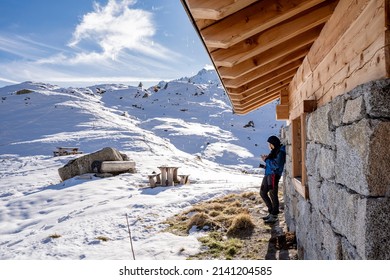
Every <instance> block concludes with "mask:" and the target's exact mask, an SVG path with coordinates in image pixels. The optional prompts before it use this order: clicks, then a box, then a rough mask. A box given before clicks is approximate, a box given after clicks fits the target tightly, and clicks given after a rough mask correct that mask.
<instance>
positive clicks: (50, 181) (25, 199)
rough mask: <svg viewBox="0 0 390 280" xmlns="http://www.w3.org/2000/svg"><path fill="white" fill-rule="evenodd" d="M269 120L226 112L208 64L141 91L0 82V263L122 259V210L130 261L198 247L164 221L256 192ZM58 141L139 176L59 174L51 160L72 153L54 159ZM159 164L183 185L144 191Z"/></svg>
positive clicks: (274, 126)
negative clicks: (122, 158)
mask: <svg viewBox="0 0 390 280" xmlns="http://www.w3.org/2000/svg"><path fill="white" fill-rule="evenodd" d="M274 119H275V118H274V105H273V104H270V105H269V106H266V107H264V108H262V109H259V110H257V111H255V112H253V113H251V114H248V115H246V116H238V115H234V114H232V110H231V107H230V104H229V102H228V98H227V96H226V95H225V93H224V91H223V89H222V87H221V86H220V84H219V81H218V78H217V76H216V73H215V72H214V71H210V70H202V71H200V72H199V73H198V75H196V76H194V77H190V78H181V79H178V80H175V81H169V82H160V83H159V84H158V85H156V86H155V87H151V88H148V89H144V88H139V87H131V86H126V85H117V84H116V85H95V86H91V87H88V88H61V87H58V86H53V85H48V84H43V83H35V82H25V83H22V84H18V85H13V86H7V87H4V88H0V246H1V248H2V249H1V250H0V259H130V258H131V252H130V250H129V247H128V232H127V226H126V220H125V216H124V214H125V213H126V214H128V217H129V222H130V227H131V228H132V237H133V242H134V247H135V253H136V257H137V259H185V258H186V257H187V256H189V255H191V254H195V253H197V252H199V251H200V250H201V249H202V248H201V246H200V243H199V241H198V240H197V238H196V237H197V236H198V235H199V234H201V233H199V232H196V231H194V232H191V233H190V235H189V236H188V237H183V236H174V235H173V234H170V233H166V232H162V229H164V228H165V225H164V224H163V221H164V220H165V219H166V218H168V217H170V216H171V215H174V214H175V213H178V212H179V211H181V210H183V209H184V208H186V207H190V206H191V205H193V204H194V203H196V202H199V201H202V200H207V199H210V198H213V197H216V196H220V195H223V194H227V193H230V192H237V191H246V190H252V191H256V189H257V188H258V187H259V185H260V181H261V175H260V174H259V170H258V169H253V168H252V167H254V166H257V164H258V162H259V159H258V155H259V154H261V153H265V152H267V150H266V149H267V145H266V139H267V137H268V136H269V135H270V134H278V133H279V128H280V126H281V125H282V123H281V122H276V121H275V120H274ZM57 146H72V147H73V146H76V147H79V148H80V150H82V151H83V152H84V153H90V152H94V151H97V150H100V149H102V148H104V147H108V146H109V147H114V148H117V149H118V150H120V151H121V152H122V153H125V154H127V155H128V156H129V158H130V159H131V160H133V161H135V162H136V169H137V172H136V173H135V174H121V175H119V176H114V177H110V178H96V177H94V176H92V175H91V176H89V177H88V176H87V177H75V178H72V179H69V180H66V181H64V182H62V181H61V180H60V178H59V175H58V168H59V167H61V166H63V165H64V164H66V163H67V162H68V161H70V160H71V159H73V158H75V157H77V156H78V155H73V156H63V157H53V150H54V149H55V148H56V147H57ZM164 164H169V165H171V166H178V167H179V172H183V174H190V181H191V184H190V185H183V186H181V185H179V186H175V187H157V188H154V189H150V188H147V187H148V178H147V174H150V173H151V172H152V171H158V169H157V167H158V166H160V165H164ZM243 169H245V170H247V171H252V172H249V173H251V174H244V173H243V172H242V170H243ZM53 236H56V237H57V238H55V237H53ZM99 236H100V237H101V236H103V237H107V238H108V240H109V241H107V242H104V241H102V240H101V238H100V239H99V238H98V237H99Z"/></svg>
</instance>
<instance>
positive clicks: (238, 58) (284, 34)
mask: <svg viewBox="0 0 390 280" xmlns="http://www.w3.org/2000/svg"><path fill="white" fill-rule="evenodd" d="M326 3H327V5H319V8H316V9H314V10H311V11H310V12H309V13H307V14H304V15H302V16H300V17H295V18H292V19H290V20H287V21H285V22H283V23H281V24H279V25H277V26H275V27H273V28H270V29H267V30H266V31H264V32H261V33H259V34H256V35H254V36H252V37H250V38H248V39H246V40H245V41H242V42H240V43H238V44H235V45H233V46H232V47H230V48H228V49H218V50H216V51H214V52H212V53H211V56H212V58H213V60H214V62H215V64H216V65H217V66H226V67H232V66H233V65H235V64H238V63H240V62H243V61H245V60H247V59H249V58H251V57H253V56H255V55H258V54H260V53H262V52H264V51H266V50H269V49H270V48H272V47H275V46H277V45H278V44H281V43H283V42H286V41H287V40H289V39H291V38H294V37H296V36H298V35H299V34H302V33H304V32H306V31H308V30H310V29H312V28H314V27H316V26H319V25H321V24H323V23H325V22H326V21H327V20H328V19H329V17H330V16H331V14H332V12H333V9H334V6H335V3H336V2H335V1H332V2H331V3H328V1H327V2H326Z"/></svg>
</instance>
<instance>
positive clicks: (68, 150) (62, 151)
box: [53, 147, 83, 157]
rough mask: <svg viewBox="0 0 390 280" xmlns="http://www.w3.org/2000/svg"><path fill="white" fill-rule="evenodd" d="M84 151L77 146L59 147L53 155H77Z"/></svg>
mask: <svg viewBox="0 0 390 280" xmlns="http://www.w3.org/2000/svg"><path fill="white" fill-rule="evenodd" d="M82 153H83V152H81V151H79V148H77V147H57V150H56V151H53V155H54V156H55V157H57V156H68V155H76V154H82Z"/></svg>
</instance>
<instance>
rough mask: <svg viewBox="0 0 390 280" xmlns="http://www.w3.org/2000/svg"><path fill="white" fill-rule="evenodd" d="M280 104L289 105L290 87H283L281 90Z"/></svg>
mask: <svg viewBox="0 0 390 280" xmlns="http://www.w3.org/2000/svg"><path fill="white" fill-rule="evenodd" d="M280 105H288V89H287V88H285V89H282V90H281V91H280Z"/></svg>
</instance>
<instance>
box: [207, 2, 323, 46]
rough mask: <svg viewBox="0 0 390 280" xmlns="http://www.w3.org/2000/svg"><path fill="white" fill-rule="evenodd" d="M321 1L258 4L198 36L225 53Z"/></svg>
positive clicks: (227, 18) (221, 21)
mask: <svg viewBox="0 0 390 280" xmlns="http://www.w3.org/2000/svg"><path fill="white" fill-rule="evenodd" d="M324 1H325V0H277V1H275V0H263V1H259V2H257V3H255V4H253V5H251V6H249V7H247V8H245V9H242V10H240V11H238V12H236V13H235V14H233V15H231V16H229V17H226V18H224V19H222V20H220V21H218V22H216V23H215V24H213V25H210V26H209V27H207V28H205V29H204V30H203V31H202V36H203V38H204V41H205V43H206V45H208V46H211V47H216V48H223V49H227V48H229V47H231V46H232V45H234V44H237V43H239V42H240V41H243V40H246V39H248V38H249V37H251V36H253V35H255V34H257V33H260V32H262V31H264V30H266V29H269V28H271V27H273V26H275V25H277V24H279V23H281V22H283V21H285V20H287V19H289V18H292V17H294V16H296V15H298V14H300V13H302V12H304V11H306V10H308V9H310V8H312V7H314V6H316V5H318V4H319V3H321V2H324ZM208 2H213V1H208ZM237 2H241V1H237Z"/></svg>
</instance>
